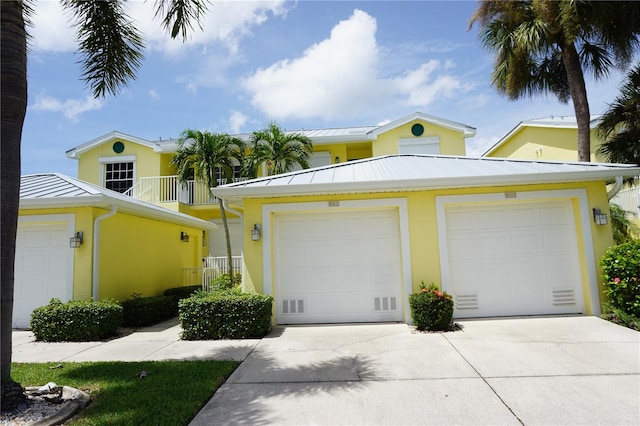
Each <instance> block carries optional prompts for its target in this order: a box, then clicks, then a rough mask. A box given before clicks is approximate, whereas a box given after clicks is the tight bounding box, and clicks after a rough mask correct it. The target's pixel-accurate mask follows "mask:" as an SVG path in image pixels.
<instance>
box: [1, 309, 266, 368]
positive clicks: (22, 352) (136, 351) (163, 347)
mask: <svg viewBox="0 0 640 426" xmlns="http://www.w3.org/2000/svg"><path fill="white" fill-rule="evenodd" d="M180 331H182V329H181V328H180V324H179V323H178V320H177V319H173V320H170V321H167V322H163V323H161V324H158V325H155V326H153V327H147V328H143V329H140V330H138V331H136V332H134V333H132V334H129V335H128V336H124V337H121V338H118V339H113V340H110V341H107V342H78V343H76V342H64V343H45V342H36V341H35V337H34V336H33V333H31V332H30V331H17V330H16V331H14V332H13V355H12V361H13V362H62V361H66V362H83V361H162V360H197V359H213V360H234V361H243V360H244V359H245V358H246V357H247V355H249V353H250V352H251V351H252V350H253V348H254V347H255V346H256V345H257V344H258V343H259V342H260V340H259V339H248V340H202V341H185V340H180Z"/></svg>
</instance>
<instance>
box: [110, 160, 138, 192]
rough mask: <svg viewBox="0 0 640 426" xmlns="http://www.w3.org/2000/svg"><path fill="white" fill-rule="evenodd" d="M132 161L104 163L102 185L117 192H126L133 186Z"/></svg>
mask: <svg viewBox="0 0 640 426" xmlns="http://www.w3.org/2000/svg"><path fill="white" fill-rule="evenodd" d="M133 164H134V163H133V162H127V163H107V164H105V165H104V172H105V175H104V186H105V188H107V189H111V190H113V191H117V192H120V193H122V192H126V191H127V190H128V189H129V188H131V187H132V186H133Z"/></svg>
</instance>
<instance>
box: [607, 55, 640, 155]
mask: <svg viewBox="0 0 640 426" xmlns="http://www.w3.org/2000/svg"><path fill="white" fill-rule="evenodd" d="M598 132H599V133H600V135H601V136H602V138H603V139H604V140H605V142H604V143H603V144H602V145H600V149H599V153H600V154H602V155H603V156H604V157H605V158H606V159H607V161H608V162H610V163H626V164H640V63H639V64H637V65H636V66H635V67H634V68H633V69H632V70H631V71H630V72H629V74H628V76H627V79H626V81H625V83H624V85H623V86H622V88H621V90H620V95H618V97H617V98H616V99H615V100H614V101H613V103H612V104H611V105H609V109H608V110H607V111H606V112H605V113H604V115H602V117H601V119H600V123H599V124H598Z"/></svg>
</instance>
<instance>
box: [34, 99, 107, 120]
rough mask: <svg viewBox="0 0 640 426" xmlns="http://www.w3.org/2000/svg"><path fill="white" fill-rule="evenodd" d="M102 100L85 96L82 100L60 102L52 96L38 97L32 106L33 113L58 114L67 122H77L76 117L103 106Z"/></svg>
mask: <svg viewBox="0 0 640 426" xmlns="http://www.w3.org/2000/svg"><path fill="white" fill-rule="evenodd" d="M104 104H105V102H104V101H103V100H102V99H96V98H94V97H93V96H87V97H85V98H84V99H66V100H64V101H61V100H59V99H56V98H54V97H52V96H48V95H38V96H36V102H35V104H34V105H33V107H32V108H33V109H34V110H35V111H46V112H59V113H62V114H63V115H64V116H65V117H67V118H68V119H69V120H71V121H74V122H77V121H78V116H79V115H80V114H83V113H85V112H88V111H95V110H99V109H101V108H102V107H103V106H104Z"/></svg>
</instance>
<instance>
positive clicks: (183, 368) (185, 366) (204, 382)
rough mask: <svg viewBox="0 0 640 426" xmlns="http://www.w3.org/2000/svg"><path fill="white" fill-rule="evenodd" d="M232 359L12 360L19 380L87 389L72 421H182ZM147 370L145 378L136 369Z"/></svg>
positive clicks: (27, 383)
mask: <svg viewBox="0 0 640 426" xmlns="http://www.w3.org/2000/svg"><path fill="white" fill-rule="evenodd" d="M238 364H239V363H238V362H234V361H149V362H78V363H74V362H69V363H62V365H63V368H59V369H50V368H49V367H50V366H53V365H57V363H50V364H46V363H43V364H23V363H14V364H13V366H12V377H13V379H14V380H15V381H17V382H18V383H20V384H22V386H41V385H43V384H45V383H48V382H55V383H57V384H58V385H60V386H71V387H74V388H77V389H80V390H83V391H85V392H87V393H89V394H90V395H91V404H90V405H89V406H88V407H87V408H86V409H84V410H83V411H82V412H81V414H79V415H78V416H76V417H75V418H74V419H73V420H72V421H71V422H70V423H69V424H73V425H136V426H139V425H154V426H156V425H171V426H176V425H186V424H188V423H189V421H190V420H191V419H192V418H193V417H194V416H195V415H196V414H197V412H198V411H199V410H200V409H201V408H202V407H203V406H204V404H205V403H206V402H207V401H208V400H209V398H211V396H212V395H213V393H214V392H215V391H216V389H218V387H220V385H221V384H222V383H224V381H225V380H226V379H227V377H229V375H230V374H231V373H232V372H233V370H235V368H236V367H237V366H238ZM141 371H147V372H148V373H149V375H148V376H147V377H145V378H143V379H140V378H139V377H138V373H139V372H141Z"/></svg>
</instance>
